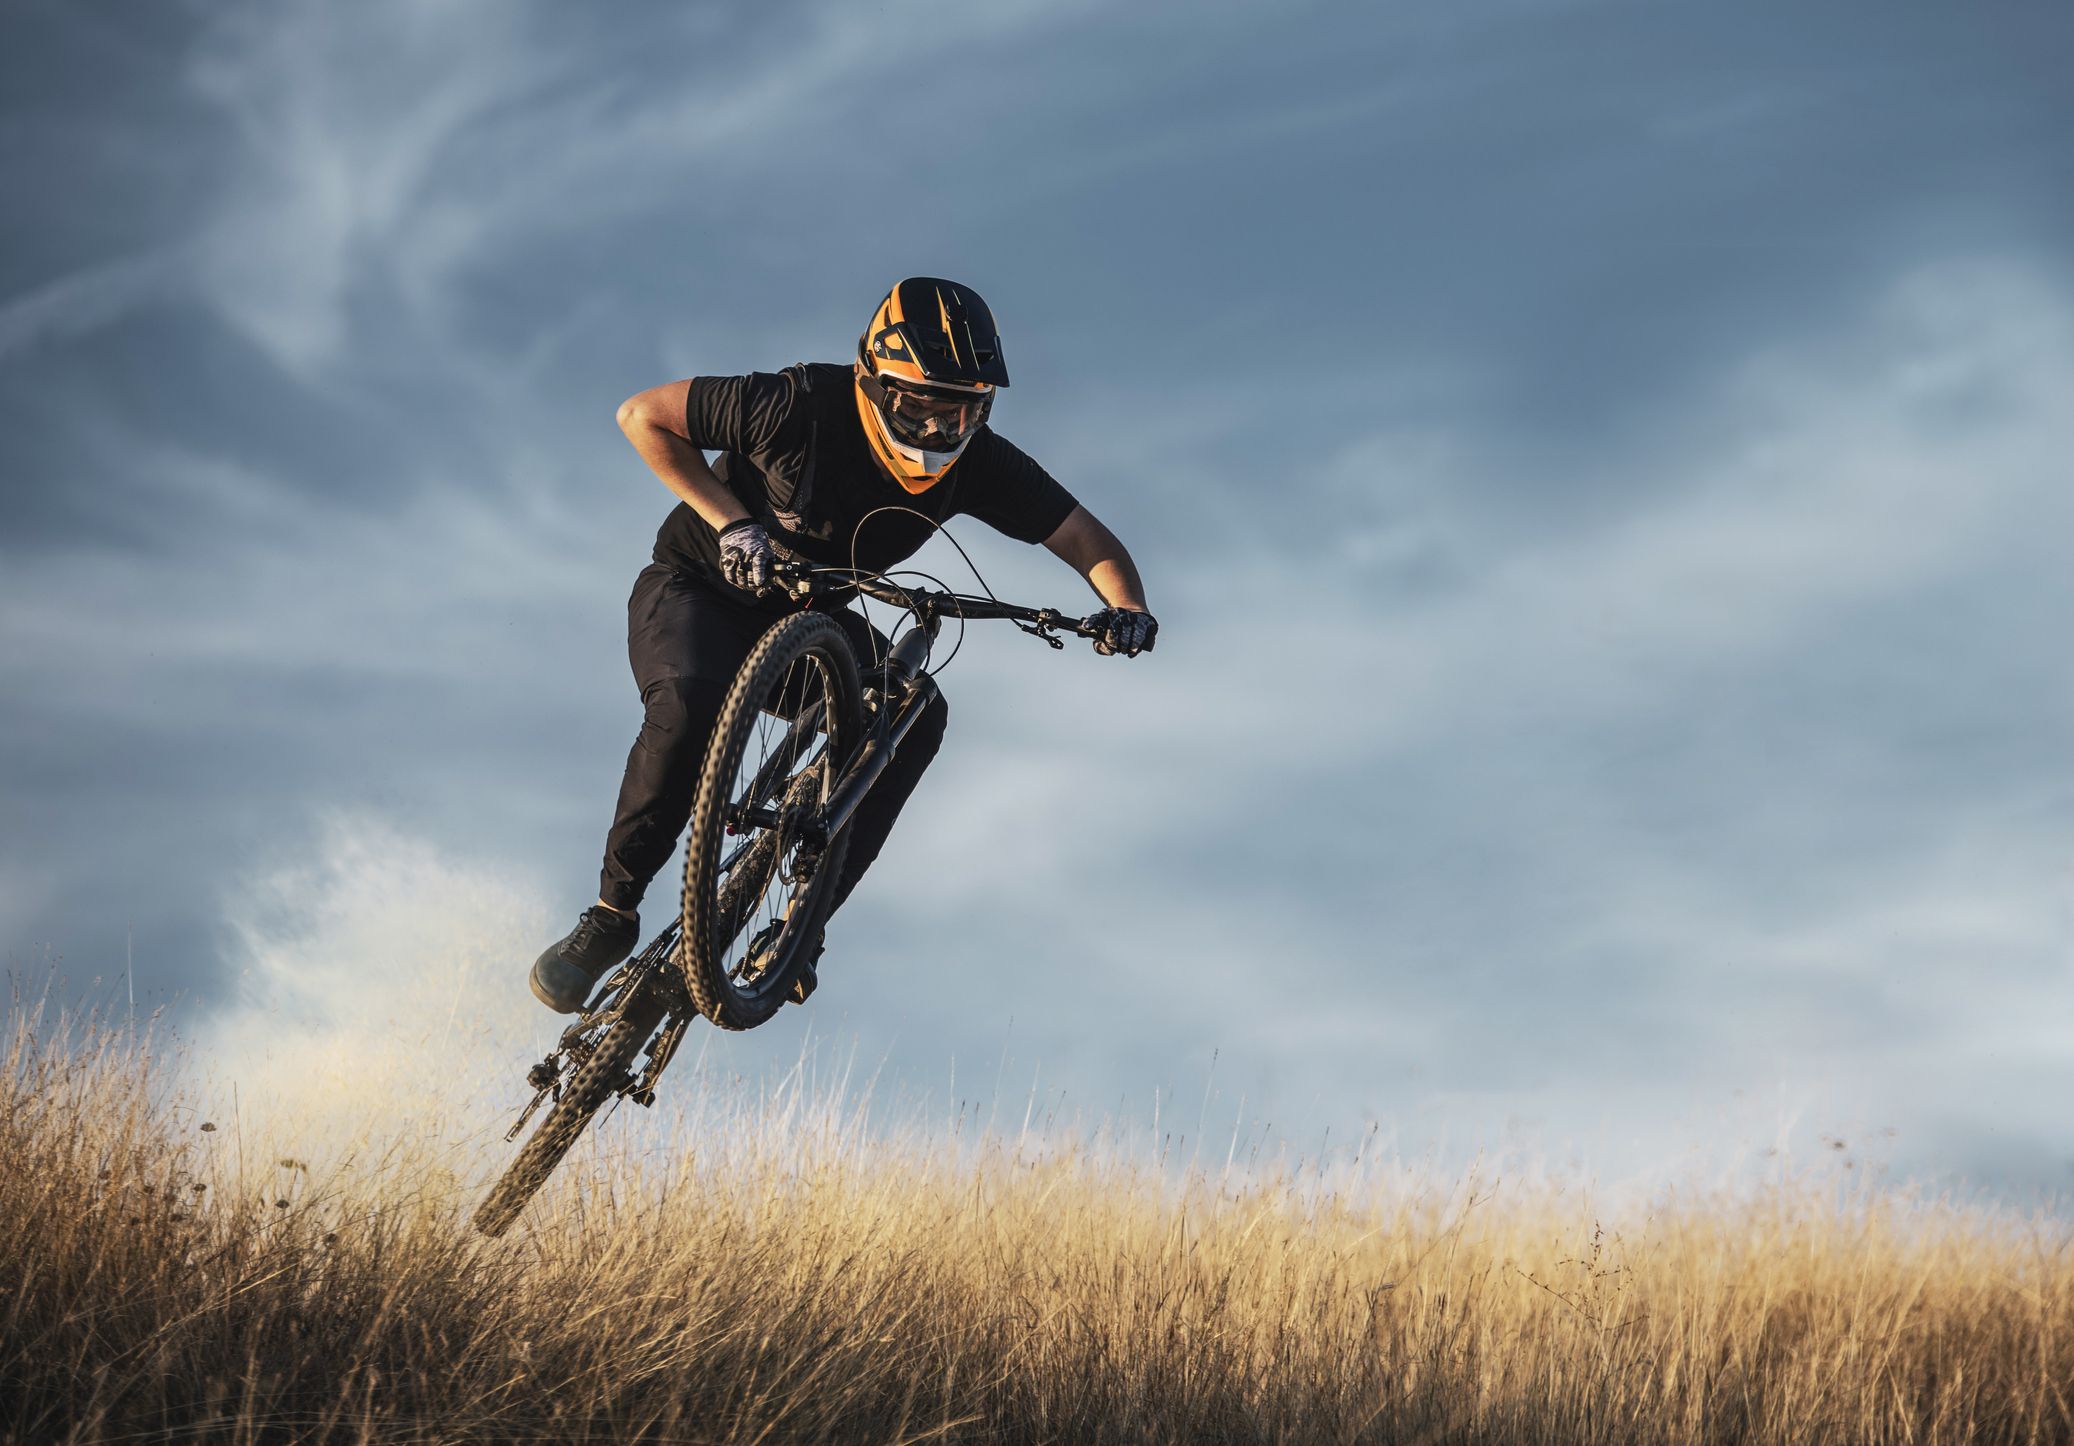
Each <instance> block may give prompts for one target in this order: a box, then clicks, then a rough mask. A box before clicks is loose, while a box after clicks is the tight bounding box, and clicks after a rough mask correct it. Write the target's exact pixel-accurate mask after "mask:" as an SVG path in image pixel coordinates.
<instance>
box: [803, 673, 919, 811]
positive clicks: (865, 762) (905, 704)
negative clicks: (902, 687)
mask: <svg viewBox="0 0 2074 1446" xmlns="http://www.w3.org/2000/svg"><path fill="white" fill-rule="evenodd" d="M936 695H937V687H936V680H935V679H934V678H932V677H930V676H929V675H928V674H927V673H924V674H922V675H921V676H920V677H918V678H916V679H915V680H914V681H913V682H912V683H910V684H909V685H908V689H907V695H906V696H905V697H904V698H902V699H901V702H900V712H899V713H898V714H896V715H895V716H894V719H893V725H892V727H890V728H888V729H887V730H886V734H885V737H883V738H873V739H872V740H870V741H869V742H867V743H866V744H865V745H864V747H863V748H862V749H860V750H859V751H858V754H857V761H856V762H855V763H852V764H851V765H850V767H849V770H848V771H847V772H845V773H844V774H843V777H842V781H841V782H840V783H838V784H836V786H835V795H834V796H833V797H832V798H830V799H829V800H828V814H827V817H826V818H825V820H824V821H823V823H822V828H823V830H824V836H825V837H827V838H831V839H832V838H834V837H835V836H836V835H837V834H839V833H841V832H842V831H843V829H844V828H845V827H846V826H847V825H848V824H849V822H850V815H851V814H853V813H855V812H856V811H857V805H858V804H860V803H862V802H864V795H866V794H867V793H870V792H871V789H872V785H873V784H875V783H877V782H878V781H879V775H880V774H881V773H884V772H885V771H886V765H887V764H889V763H891V762H892V761H893V755H894V754H895V753H897V752H899V751H900V741H901V740H902V739H903V738H905V737H907V733H908V730H909V729H910V728H913V727H914V726H915V720H916V719H918V718H920V717H921V716H922V712H923V710H924V709H926V708H927V707H928V706H929V705H930V704H931V703H933V702H935V701H936Z"/></svg>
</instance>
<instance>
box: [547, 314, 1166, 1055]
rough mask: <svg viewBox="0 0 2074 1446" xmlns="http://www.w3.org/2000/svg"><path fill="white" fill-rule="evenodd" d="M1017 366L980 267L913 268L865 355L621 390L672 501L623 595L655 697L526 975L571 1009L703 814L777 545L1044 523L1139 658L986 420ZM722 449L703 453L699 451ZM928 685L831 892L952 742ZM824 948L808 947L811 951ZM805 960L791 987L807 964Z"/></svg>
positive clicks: (635, 434)
mask: <svg viewBox="0 0 2074 1446" xmlns="http://www.w3.org/2000/svg"><path fill="white" fill-rule="evenodd" d="M1007 385H1008V369H1007V366H1006V364H1005V363H1004V361H1003V360H1002V356H1001V339H1000V336H999V334H998V333H997V331H996V329H995V326H994V317H993V313H992V312H991V311H990V310H989V309H988V307H987V304H986V303H985V302H984V301H982V300H981V299H980V297H979V294H978V293H977V292H975V291H973V290H972V289H971V288H970V287H967V286H961V285H959V284H958V283H956V282H952V281H944V280H940V279H938V278H935V277H927V276H920V277H910V278H909V279H907V280H905V281H902V282H901V283H899V284H898V285H897V286H895V287H894V288H893V289H892V291H890V292H888V293H887V295H886V298H885V300H884V301H882V302H880V303H879V306H878V309H877V311H875V312H874V313H873V314H872V318H871V324H870V325H869V326H868V327H867V328H866V329H865V331H864V334H863V336H862V337H860V338H859V340H858V343H857V359H856V361H855V362H854V363H852V364H850V365H849V366H843V365H841V364H839V363H835V364H831V363H816V362H803V363H800V364H798V365H796V366H791V367H787V368H786V369H785V370H783V371H781V372H775V373H770V372H753V373H751V374H749V375H747V376H732V377H694V378H692V379H690V380H688V381H679V382H668V383H665V384H664V385H662V386H659V387H651V388H650V389H649V390H647V391H645V392H640V393H638V394H636V395H634V396H632V397H629V398H628V399H627V400H626V401H625V402H624V403H622V404H621V406H620V409H619V425H620V430H621V431H623V432H625V433H626V436H627V440H628V441H629V442H631V443H633V445H634V450H635V451H637V452H639V453H640V454H641V459H642V460H643V461H645V462H646V463H647V464H648V465H649V466H650V467H651V468H653V469H654V471H655V474H656V476H658V477H660V478H661V479H662V482H663V485H664V486H666V487H668V488H669V489H670V491H672V492H673V493H675V494H676V495H677V497H678V498H679V499H680V500H679V501H678V504H677V506H676V507H675V508H673V509H671V511H670V514H669V516H668V517H666V518H665V519H664V521H663V525H662V527H661V529H660V530H659V531H658V532H657V533H656V538H655V551H654V561H653V562H651V563H650V564H649V565H648V566H647V567H645V568H643V569H642V570H641V573H640V575H639V576H638V577H636V578H635V580H634V590H633V595H632V596H631V597H630V598H629V599H628V601H627V653H628V657H629V659H630V661H631V662H632V665H633V672H634V681H635V682H636V683H637V684H638V685H639V686H640V689H641V702H642V706H643V709H644V717H643V720H642V724H641V731H640V734H639V736H638V737H637V738H636V739H635V740H634V746H633V749H632V750H631V751H630V752H629V753H628V754H627V764H626V774H625V777H624V778H623V779H622V781H621V783H620V789H619V806H618V810H617V812H616V813H615V815H614V817H613V822H612V828H611V831H610V833H609V834H608V835H607V837H606V841H605V862H604V868H603V870H602V872H601V875H600V885H599V893H598V901H597V903H595V904H593V905H592V906H591V907H590V908H588V909H585V910H584V911H583V914H582V916H581V917H580V918H579V919H578V921H577V924H576V927H575V928H574V929H572V930H570V932H569V933H568V935H567V936H566V937H564V938H562V939H560V940H558V941H557V942H556V943H554V944H552V945H550V946H549V947H548V948H547V950H546V951H545V952H544V953H542V954H541V955H540V957H539V958H538V959H537V960H535V961H534V964H533V970H532V977H531V983H532V989H533V993H534V995H535V996H536V997H537V998H538V999H539V1000H540V1001H541V1002H542V1003H543V1004H545V1005H547V1006H548V1008H550V1009H554V1010H558V1011H560V1012H562V1013H564V1014H571V1013H575V1012H576V1011H577V1010H579V1009H581V1008H582V1007H583V1004H584V1002H585V1001H586V1000H587V999H588V997H589V995H590V991H591V990H592V988H593V987H595V985H596V983H597V980H598V979H599V978H600V977H601V976H602V975H603V974H604V973H605V971H606V970H608V969H610V968H611V967H612V966H614V965H616V964H618V963H619V962H620V961H621V960H622V959H624V958H626V956H627V955H628V954H630V953H632V952H633V949H634V946H635V944H636V943H637V942H638V937H637V936H638V934H639V931H640V920H639V918H638V916H637V915H636V912H635V910H636V908H637V907H638V905H639V904H640V902H641V896H642V893H643V891H644V890H645V889H646V888H647V886H648V882H649V880H650V879H652V878H653V877H654V876H655V873H656V871H657V870H658V869H660V868H661V867H662V866H663V863H664V862H665V861H666V860H667V859H668V858H669V856H670V853H671V852H672V850H674V849H675V848H676V846H677V838H678V835H679V834H680V833H681V832H682V831H683V829H684V825H685V823H686V821H687V820H688V819H689V818H690V815H691V806H692V794H693V791H694V790H695V788H696V787H697V783H698V774H699V768H700V765H701V763H702V762H703V760H704V757H705V751H706V742H707V738H708V737H709V735H710V734H711V733H712V731H713V726H714V724H715V723H716V722H717V721H718V719H719V716H720V709H721V705H722V703H723V702H724V701H725V699H726V696H727V691H728V688H729V685H730V684H731V683H732V682H733V680H734V676H735V672H736V670H737V669H738V668H740V666H741V664H742V661H743V660H744V659H745V658H747V657H748V655H749V653H750V650H751V649H752V648H754V647H755V645H756V641H757V639H758V638H759V637H760V636H761V635H762V634H763V632H764V631H765V630H766V629H767V628H768V627H770V626H771V624H773V623H774V622H776V621H777V620H778V619H779V618H781V617H783V616H784V615H785V614H787V613H789V612H792V611H794V610H795V609H796V608H797V606H798V604H797V603H795V602H793V601H792V600H790V599H788V598H787V597H785V596H784V595H783V594H782V593H781V592H779V591H778V590H777V589H775V588H774V585H773V576H772V569H773V567H774V565H775V564H776V563H778V562H779V561H780V560H783V559H804V560H805V561H807V562H809V563H812V564H816V565H819V566H825V567H840V568H847V567H859V568H865V569H869V570H874V571H882V570H884V569H887V568H890V567H893V566H894V565H895V564H897V563H899V562H901V561H902V560H904V559H906V558H907V557H909V556H911V555H912V554H913V553H914V552H915V551H916V550H917V549H918V548H920V547H921V545H922V544H923V543H924V542H926V541H928V539H929V537H930V534H931V533H933V532H934V531H935V524H936V523H939V522H942V521H944V520H946V519H948V518H950V517H952V516H954V515H957V514H960V513H963V514H966V515H969V516H972V517H977V518H978V519H979V520H980V521H982V522H985V523H987V524H988V525H989V526H991V527H993V528H995V529H996V530H997V531H1000V532H1003V533H1006V534H1007V535H1008V536H1010V537H1013V538H1016V539H1017V540H1019V541H1022V542H1027V543H1033V544H1034V543H1039V542H1041V543H1043V544H1044V545H1045V547H1047V548H1049V549H1050V550H1051V551H1052V552H1053V553H1055V554H1056V555H1057V556H1058V557H1060V558H1061V559H1063V560H1064V561H1065V562H1066V563H1068V564H1069V565H1070V566H1072V567H1073V569H1074V570H1075V571H1077V572H1078V573H1079V574H1080V575H1081V576H1082V577H1084V578H1086V579H1087V581H1088V583H1089V585H1090V586H1092V587H1093V588H1094V590H1095V592H1096V593H1097V594H1098V595H1099V596H1100V597H1101V599H1102V602H1103V604H1104V606H1103V609H1102V611H1100V612H1099V613H1097V614H1096V615H1095V616H1096V619H1097V621H1098V623H1099V625H1100V627H1101V629H1102V631H1101V633H1100V634H1099V635H1098V636H1097V637H1096V638H1095V639H1094V646H1095V651H1096V652H1098V653H1102V654H1105V655H1117V656H1122V657H1135V656H1137V654H1138V653H1139V652H1141V651H1143V650H1144V649H1145V648H1146V647H1147V646H1149V645H1150V644H1151V642H1152V640H1153V638H1154V636H1155V635H1156V634H1157V632H1158V627H1159V625H1158V623H1157V622H1155V621H1154V620H1153V617H1152V614H1151V613H1150V612H1149V611H1148V610H1147V609H1146V606H1145V591H1144V587H1143V585H1142V583H1140V581H1139V578H1138V569H1137V566H1136V565H1135V564H1134V563H1133V562H1132V561H1131V555H1130V553H1129V552H1128V551H1126V550H1125V548H1124V546H1123V544H1122V543H1121V542H1119V541H1118V540H1117V539H1116V535H1115V534H1114V533H1112V532H1110V530H1109V529H1108V528H1106V527H1104V526H1103V525H1102V524H1101V523H1100V522H1099V521H1098V520H1096V518H1095V517H1094V515H1093V514H1092V513H1090V512H1089V511H1088V510H1087V509H1086V508H1085V507H1082V506H1081V505H1080V504H1079V503H1078V502H1076V501H1075V500H1074V498H1073V496H1072V494H1071V493H1069V492H1067V491H1066V489H1065V488H1064V487H1062V486H1060V485H1059V484H1058V483H1057V482H1056V481H1054V480H1053V479H1052V477H1051V475H1050V474H1049V473H1047V472H1046V471H1045V470H1044V469H1043V468H1042V467H1040V466H1038V465H1037V463H1036V462H1034V461H1032V460H1031V459H1030V458H1029V457H1028V456H1027V455H1025V454H1024V453H1023V452H1022V451H1021V450H1020V449H1019V448H1017V447H1016V446H1015V445H1014V444H1013V443H1011V442H1009V441H1008V440H1007V439H1006V438H1004V437H1002V436H1001V435H999V434H998V433H996V432H995V431H994V430H993V429H992V428H991V427H989V426H988V425H987V418H988V415H989V413H990V411H991V409H992V407H993V402H994V394H995V392H996V391H997V390H998V389H1000V388H1002V387H1005V386H1007ZM708 451H712V452H716V453H718V454H719V455H718V457H717V458H716V459H715V460H714V461H713V462H711V463H708V462H707V460H706V457H705V453H706V452H708ZM831 616H832V617H833V618H834V620H835V621H837V622H838V623H840V624H841V625H842V627H843V629H844V631H845V632H846V633H848V634H849V637H850V641H851V644H852V646H854V647H855V649H856V651H857V655H858V657H859V658H860V659H866V660H868V659H870V658H872V657H874V656H883V654H884V651H885V648H886V646H887V644H886V641H885V639H884V638H882V637H880V636H879V635H878V634H877V633H876V630H874V629H873V628H872V627H871V626H870V625H869V624H868V623H866V622H865V620H864V618H863V616H862V615H861V614H860V613H858V612H856V611H854V610H852V609H849V608H841V609H838V610H836V611H835V612H834V613H832V614H831ZM948 716H949V713H948V710H947V709H946V708H945V706H944V703H943V700H942V699H941V698H938V699H937V700H935V702H934V703H932V704H931V705H930V707H929V709H928V710H927V711H926V712H925V713H924V714H923V715H922V717H921V718H920V719H919V720H918V721H917V722H916V724H915V726H914V728H913V729H912V731H910V732H909V734H908V735H907V738H906V740H905V741H904V742H903V743H902V744H901V746H900V751H899V752H898V753H897V754H896V755H895V756H894V758H893V760H892V762H891V763H890V764H889V765H888V767H887V769H886V772H885V773H884V774H883V775H882V776H881V778H880V781H879V783H878V785H877V786H876V787H875V788H873V789H872V791H871V792H870V794H868V795H867V796H866V798H865V800H864V802H863V804H862V805H861V806H860V807H859V808H858V810H857V812H856V815H855V816H854V817H853V818H852V820H851V822H850V828H849V834H850V844H849V851H848V854H847V857H846V858H845V860H844V863H843V868H842V872H841V874H840V876H839V877H838V879H837V882H836V890H835V899H834V902H835V905H836V906H837V907H840V906H841V904H842V902H843V900H844V899H846V898H848V897H849V894H850V891H851V890H852V889H853V888H855V887H856V885H857V880H858V878H859V877H860V876H861V875H862V874H863V872H864V870H865V869H866V868H867V867H868V866H869V865H870V863H871V861H872V860H873V859H874V858H876V857H877V856H878V852H879V848H880V846H881V845H883V844H884V843H885V841H886V835H887V833H888V832H889V831H890V830H891V829H892V827H893V821H894V818H895V817H896V816H897V815H898V814H899V812H900V807H901V805H902V804H903V803H905V802H906V801H907V797H908V795H909V794H910V793H912V792H913V791H914V787H915V784H916V783H917V782H919V781H920V779H921V776H922V770H923V769H925V768H927V767H928V766H929V761H930V759H932V758H933V757H935V755H936V750H937V747H938V745H939V744H940V743H941V742H942V741H943V728H944V722H945V719H946V718H947V717H948ZM818 954H819V949H818V947H817V948H816V950H815V957H818ZM813 968H814V966H813V963H812V962H809V964H808V965H807V967H806V972H805V974H804V976H803V977H802V979H801V981H800V985H799V988H798V989H797V990H796V991H795V997H798V998H802V999H803V998H804V997H805V994H806V993H807V992H808V991H810V990H811V989H812V987H813V983H814V973H813Z"/></svg>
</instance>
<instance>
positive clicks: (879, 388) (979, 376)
mask: <svg viewBox="0 0 2074 1446" xmlns="http://www.w3.org/2000/svg"><path fill="white" fill-rule="evenodd" d="M856 372H857V411H858V414H859V416H861V417H862V418H863V421H864V435H865V438H866V439H867V440H868V441H869V442H870V443H871V450H872V452H873V453H874V454H875V455H876V456H877V457H878V459H879V461H880V463H881V464H882V465H883V466H884V467H885V469H886V470H887V471H888V472H890V473H892V474H893V477H894V480H895V481H897V482H899V483H900V485H901V486H902V487H904V488H906V489H907V490H908V491H909V492H914V493H921V492H926V491H928V490H929V489H930V488H931V487H933V486H935V485H936V483H937V482H938V481H939V480H941V478H942V477H943V474H944V473H946V472H948V471H949V470H950V467H951V464H952V463H953V462H955V461H957V460H958V457H959V454H960V453H962V452H963V451H964V450H965V444H966V443H968V442H970V441H971V440H972V437H973V434H974V433H976V432H977V431H979V429H980V427H981V426H982V425H983V424H984V423H985V422H986V419H987V412H988V411H989V410H990V409H991V408H992V407H993V404H994V389H995V388H996V387H1005V386H1007V385H1008V366H1007V364H1006V363H1005V362H1003V361H1002V360H1001V337H1000V334H999V333H998V332H997V331H995V329H994V313H993V312H992V311H990V310H988V309H987V304H986V303H985V302H984V301H982V300H980V298H979V293H978V292H976V291H974V290H973V289H972V288H971V287H969V286H960V285H959V284H958V283H957V282H955V281H943V280H940V279H939V278H937V277H933V276H910V277H909V278H908V279H907V280H905V281H903V282H901V283H900V284H899V285H898V286H895V287H894V288H893V289H892V290H891V291H890V292H888V293H887V294H886V299H885V300H884V301H882V302H880V303H879V309H878V310H877V311H875V312H873V313H872V318H871V325H870V326H868V327H866V328H865V329H864V335H863V336H862V337H861V338H859V339H858V342H857V367H856Z"/></svg>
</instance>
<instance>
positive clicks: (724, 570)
mask: <svg viewBox="0 0 2074 1446" xmlns="http://www.w3.org/2000/svg"><path fill="white" fill-rule="evenodd" d="M719 536H720V575H721V576H722V577H724V578H726V579H727V580H728V581H729V582H731V583H733V584H734V585H735V586H736V587H739V588H743V589H745V590H747V591H749V592H753V593H762V592H763V591H765V590H766V589H768V588H769V587H770V586H771V583H772V581H773V579H772V577H771V569H772V568H774V567H776V566H777V565H778V550H777V549H776V548H775V547H773V546H771V535H770V534H769V533H768V532H765V531H764V530H763V524H762V523H761V522H758V521H756V520H755V519H754V518H750V517H744V518H742V519H741V520H740V521H738V522H730V523H728V524H727V526H725V527H723V528H721V529H720V533H719Z"/></svg>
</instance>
